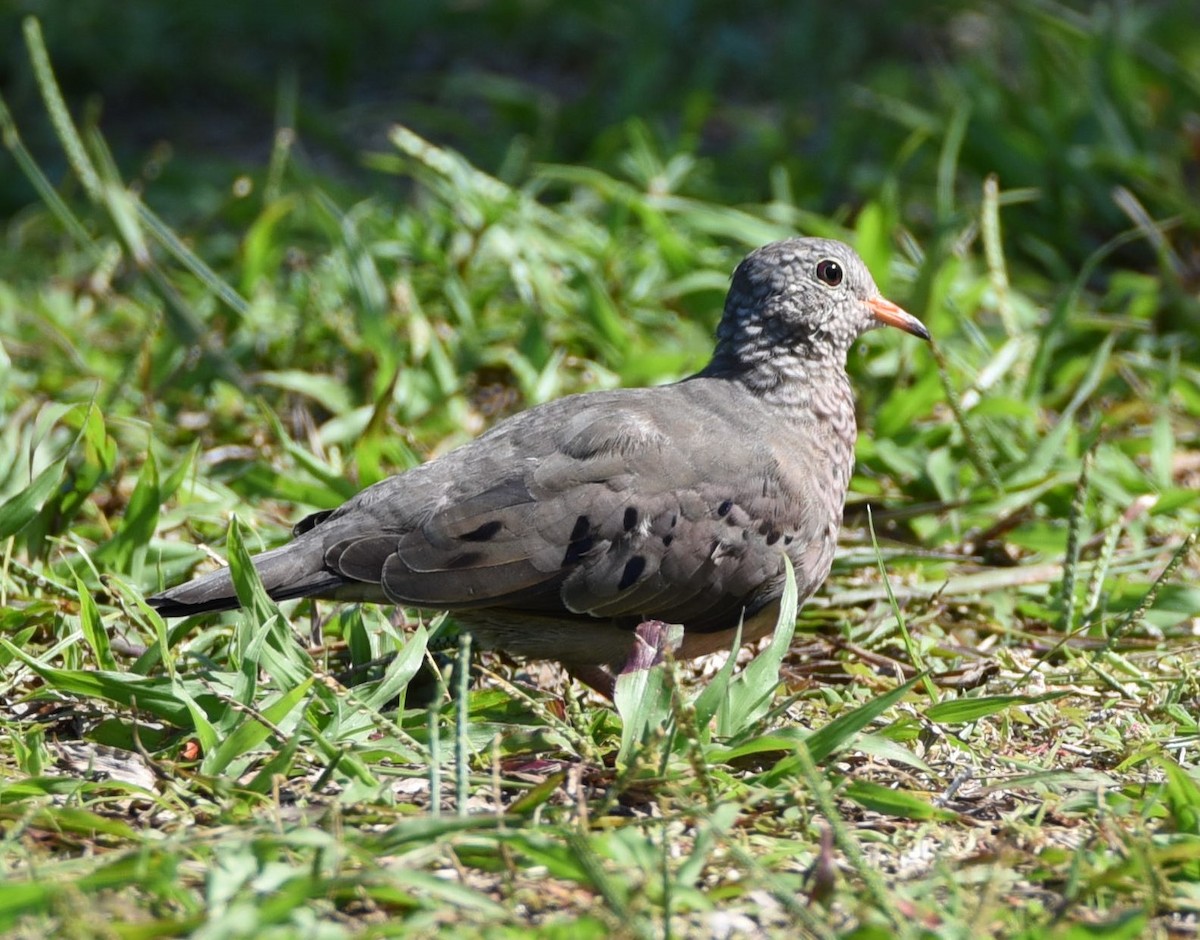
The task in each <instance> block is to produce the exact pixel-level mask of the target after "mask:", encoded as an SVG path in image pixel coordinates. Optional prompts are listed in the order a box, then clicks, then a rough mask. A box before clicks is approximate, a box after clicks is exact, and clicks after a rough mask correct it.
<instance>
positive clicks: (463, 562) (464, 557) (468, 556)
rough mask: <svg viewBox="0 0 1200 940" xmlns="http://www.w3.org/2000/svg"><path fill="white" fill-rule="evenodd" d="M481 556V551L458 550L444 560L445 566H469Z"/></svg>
mask: <svg viewBox="0 0 1200 940" xmlns="http://www.w3.org/2000/svg"><path fill="white" fill-rule="evenodd" d="M482 558H483V552H459V554H457V555H454V556H452V557H451V558H448V559H447V560H446V567H447V568H450V569H458V568H470V567H471V566H472V565H474V564H476V563H477V562H479V561H480V560H482Z"/></svg>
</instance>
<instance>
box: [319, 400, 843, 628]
mask: <svg viewBox="0 0 1200 940" xmlns="http://www.w3.org/2000/svg"><path fill="white" fill-rule="evenodd" d="M679 388H681V386H674V387H670V388H659V389H653V390H649V391H648V393H647V392H646V391H644V390H643V391H640V392H638V391H625V392H614V393H602V394H593V395H589V396H584V397H577V398H575V399H563V400H561V401H560V402H554V403H552V404H551V405H550V406H544V407H543V408H538V409H534V410H533V411H531V412H527V413H526V414H524V415H522V416H520V418H519V419H518V420H516V421H512V422H508V423H507V424H505V425H501V426H499V427H498V428H497V429H495V430H494V431H493V432H491V433H489V434H487V435H484V436H483V437H481V438H479V439H478V440H476V441H474V442H472V443H471V444H468V445H466V446H465V447H464V448H461V449H460V450H458V451H455V452H452V453H451V454H448V455H446V456H445V457H442V458H440V459H438V460H436V461H433V462H431V463H429V464H426V465H425V466H423V467H419V468H416V469H415V470H413V471H410V472H409V473H406V474H404V475H401V476H398V477H393V478H391V479H389V480H385V481H383V482H382V483H380V484H377V485H376V486H375V487H372V488H369V489H368V490H365V491H363V493H361V494H359V496H358V497H355V498H354V499H353V500H351V501H350V502H349V503H347V504H346V505H345V506H343V507H342V508H341V509H339V510H337V511H336V512H334V513H332V514H330V515H329V516H328V517H327V518H324V519H321V520H320V521H319V522H317V523H316V524H315V525H314V526H312V528H311V532H312V534H313V535H322V534H323V535H325V545H326V549H325V554H324V564H325V567H326V569H327V571H329V572H332V573H336V574H337V575H338V576H340V577H341V578H343V579H345V580H346V581H350V582H365V583H374V584H379V585H381V586H382V590H383V593H384V594H385V595H386V596H387V597H388V598H389V599H391V600H392V601H394V602H396V603H402V604H406V605H411V606H415V607H426V608H432V609H466V608H483V607H488V608H499V609H505V610H512V611H528V612H530V613H540V614H554V615H558V616H577V617H579V618H581V619H587V618H605V619H613V620H617V621H618V622H620V621H625V620H627V621H629V622H636V621H637V620H639V619H646V618H655V619H661V620H666V621H668V622H675V623H684V624H686V625H687V626H688V627H689V628H690V629H693V630H705V629H724V628H726V627H728V626H729V625H730V624H731V623H736V621H737V618H738V616H740V615H741V613H742V611H743V609H744V608H746V607H747V606H750V607H752V608H757V607H759V606H762V604H764V603H766V602H768V601H769V600H771V599H773V598H774V597H775V596H777V594H778V587H779V584H780V582H781V578H782V570H783V562H782V553H783V551H784V550H785V549H786V550H788V551H792V549H791V548H790V546H792V545H793V544H794V543H796V541H797V540H798V539H799V540H809V541H811V538H812V536H813V534H814V533H812V532H808V531H806V530H807V529H810V528H813V526H812V525H811V524H810V523H811V520H810V519H809V517H810V516H811V515H812V513H811V512H806V511H805V508H804V507H805V504H806V501H808V500H809V499H811V495H812V494H806V493H805V492H804V490H807V489H809V487H808V486H807V485H805V484H804V481H801V482H800V486H799V487H797V485H796V481H794V480H792V481H790V480H788V479H786V477H785V475H784V474H783V473H781V472H780V462H779V461H778V460H777V459H776V457H775V454H774V452H773V451H772V450H771V448H770V446H769V445H768V444H767V443H765V442H750V443H749V444H747V443H746V442H745V439H744V434H743V435H739V439H740V440H741V441H742V444H741V445H740V446H739V448H737V449H736V450H735V449H733V448H731V447H730V443H729V442H730V441H731V440H733V439H734V433H735V429H734V428H732V427H729V426H727V425H728V422H729V421H730V420H737V418H738V415H737V409H728V408H725V409H722V408H715V409H714V408H710V407H699V406H698V405H697V404H696V403H695V402H694V401H693V400H692V397H689V396H686V395H680V394H679V393H678V391H677V390H678V389H679ZM693 397H694V396H693ZM741 417H745V416H744V415H742V416H741ZM700 468H703V472H701V469H700ZM821 525H822V526H823V525H824V523H821ZM322 530H326V532H325V533H322ZM820 534H821V535H822V536H823V535H824V532H823V531H822V532H821V533H820ZM823 576H824V572H821V573H820V577H823ZM752 612H753V611H752Z"/></svg>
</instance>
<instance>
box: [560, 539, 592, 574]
mask: <svg viewBox="0 0 1200 940" xmlns="http://www.w3.org/2000/svg"><path fill="white" fill-rule="evenodd" d="M593 544H595V540H594V539H593V538H592V537H591V536H590V535H589V536H587V537H585V538H581V539H576V540H575V541H574V542H572V543H571V544H570V545H568V546H567V551H566V554H564V555H563V560H562V566H563V567H564V568H565V567H567V565H574V564H578V562H579V560H580V559H581V558H583V556H584V555H586V554H587V553H588V552H590V551H591V550H592V545H593Z"/></svg>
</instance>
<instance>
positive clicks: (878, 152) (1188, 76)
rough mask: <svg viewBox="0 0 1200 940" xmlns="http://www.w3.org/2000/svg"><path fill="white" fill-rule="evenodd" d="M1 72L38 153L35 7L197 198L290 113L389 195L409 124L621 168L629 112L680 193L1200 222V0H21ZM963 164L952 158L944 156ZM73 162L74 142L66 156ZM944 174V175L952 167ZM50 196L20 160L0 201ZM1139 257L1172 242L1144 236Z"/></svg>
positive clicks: (1068, 228) (1109, 226) (1085, 240)
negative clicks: (399, 130)
mask: <svg viewBox="0 0 1200 940" xmlns="http://www.w3.org/2000/svg"><path fill="white" fill-rule="evenodd" d="M4 8H5V12H3V13H0V42H2V43H3V56H2V57H0V82H2V84H3V88H4V93H5V95H6V97H7V99H8V102H9V105H10V107H11V108H12V109H13V111H14V113H15V115H16V118H17V120H18V122H19V124H20V125H21V127H22V129H23V132H24V133H25V135H26V136H27V137H28V138H29V140H30V142H31V143H32V144H36V145H39V146H38V147H37V149H38V152H39V153H42V154H44V155H46V156H47V158H49V159H51V161H52V162H51V163H50V166H51V167H53V166H54V165H55V164H54V162H53V160H52V158H50V157H49V155H48V154H47V151H46V150H45V149H43V148H42V147H41V145H43V144H48V143H49V138H48V130H49V129H48V127H47V125H46V123H45V121H44V120H42V119H41V117H42V114H43V110H42V104H41V102H40V99H39V96H38V93H37V89H36V87H35V83H34V79H33V75H32V72H31V70H30V68H29V67H28V64H27V63H28V57H27V55H26V52H25V49H24V45H23V42H22V38H21V30H20V19H21V17H23V16H25V15H27V14H33V15H36V16H38V17H39V18H40V19H41V22H42V26H43V30H44V32H45V37H46V44H47V46H48V48H49V50H50V53H51V56H52V58H53V63H54V67H55V71H56V74H57V76H58V79H59V81H60V82H61V84H62V86H63V89H64V91H65V93H66V95H67V98H68V100H69V101H70V102H71V103H72V104H73V105H74V106H76V107H77V108H78V109H79V113H80V114H88V115H90V116H91V118H93V119H94V120H96V121H97V123H98V124H99V126H100V127H101V128H102V130H103V132H104V134H105V137H106V139H107V140H108V142H109V145H110V146H111V147H112V148H113V150H114V152H115V154H116V156H117V158H118V162H119V164H120V165H121V166H122V167H123V168H125V169H126V170H127V172H133V171H136V170H137V169H138V168H139V167H141V166H143V165H145V164H147V163H149V164H151V165H152V167H153V169H152V172H154V173H156V174H161V176H160V178H156V180H155V187H154V188H155V189H156V190H157V192H156V197H157V198H160V199H165V198H167V193H168V192H169V191H171V190H173V189H184V190H185V191H186V194H185V195H184V196H182V197H181V198H183V199H184V200H185V202H188V203H191V204H192V206H193V208H199V206H198V205H197V203H199V202H200V200H199V197H198V196H197V194H196V192H195V187H196V186H197V184H198V182H199V181H198V179H197V171H198V166H199V165H200V164H204V165H205V169H206V170H207V173H206V174H205V178H206V179H207V180H208V181H209V182H210V183H212V184H213V185H216V186H221V185H228V180H227V179H224V178H223V175H226V174H228V173H230V172H236V171H238V170H239V169H253V168H258V167H262V166H263V165H264V164H265V162H266V161H267V159H268V157H269V154H270V151H271V146H272V131H273V129H274V125H275V123H276V122H277V121H278V120H279V119H280V116H281V109H282V111H283V117H284V118H285V119H286V120H294V122H295V125H296V127H297V129H298V132H299V135H300V140H301V149H302V152H303V153H304V155H305V158H306V159H307V160H308V161H311V163H312V165H313V166H315V167H317V168H319V170H320V172H321V173H322V174H327V175H328V176H329V177H331V178H334V179H337V180H339V181H344V182H345V183H346V184H347V185H349V186H351V187H352V188H357V189H358V190H360V191H363V192H368V191H376V192H380V191H386V183H387V181H386V180H385V179H383V178H381V177H380V176H379V175H378V174H371V173H369V172H364V166H363V164H364V154H366V153H368V152H370V151H372V150H381V149H387V144H386V141H385V138H384V134H385V132H386V130H387V128H388V127H389V126H390V125H391V124H392V123H393V122H397V121H399V122H403V123H404V124H406V125H407V126H409V127H411V128H412V129H413V130H414V131H416V132H417V133H419V134H422V135H424V136H427V137H428V138H429V139H431V140H433V141H436V142H439V143H441V144H445V145H449V146H451V147H454V148H456V149H458V150H460V151H461V152H462V153H463V154H464V155H465V156H466V157H468V159H470V160H471V161H473V162H475V163H477V164H478V165H479V166H481V167H483V168H484V169H486V170H487V171H489V172H493V173H496V174H498V175H500V176H501V177H502V178H505V179H509V180H519V179H523V178H525V176H526V175H527V174H528V172H529V168H530V167H531V166H533V165H535V164H537V163H539V162H547V161H549V162H556V163H570V164H586V165H589V166H594V167H598V168H602V169H604V170H606V171H618V172H619V171H620V170H621V168H622V164H623V163H624V162H625V161H627V160H628V159H629V147H630V139H631V136H642V135H644V136H645V137H646V138H648V140H649V142H650V146H651V147H653V149H655V150H656V151H657V152H660V153H663V154H666V155H673V154H687V155H688V156H689V157H691V158H693V159H694V160H696V161H698V162H699V165H698V166H695V167H692V168H690V170H689V172H688V174H687V177H686V180H685V181H684V185H683V186H682V187H681V189H682V190H683V191H684V192H686V193H687V194H689V195H695V196H701V197H704V198H713V199H720V200H721V201H722V202H728V203H735V202H763V201H765V200H768V199H770V198H772V197H777V196H780V195H782V194H784V193H786V195H787V197H788V198H789V199H791V200H793V201H794V202H795V203H796V204H797V205H800V206H803V207H805V208H806V209H808V210H810V211H812V212H814V213H819V214H826V215H828V214H836V213H846V212H849V211H852V210H853V209H854V207H856V206H860V205H862V204H863V203H864V202H865V201H867V200H869V199H872V198H879V197H880V196H881V195H883V194H884V192H885V190H888V189H891V190H892V191H893V192H894V195H892V196H890V197H889V198H890V199H891V200H892V201H894V203H895V205H894V210H895V212H896V216H897V219H902V220H903V222H904V224H905V225H906V226H911V227H913V228H914V229H915V230H916V231H918V232H921V233H924V232H927V231H931V230H936V229H937V227H938V225H939V224H943V225H944V224H945V223H946V221H947V220H946V218H945V210H946V208H947V206H948V204H949V202H950V201H951V199H952V198H953V195H954V194H976V193H978V191H979V186H980V184H981V182H982V180H983V178H984V177H985V176H986V175H987V174H989V173H995V174H996V175H997V176H998V178H999V181H1000V184H1001V185H1002V187H1003V188H1005V189H1007V190H1020V189H1022V188H1025V187H1036V189H1037V195H1036V198H1029V199H1027V200H1024V201H1022V202H1021V203H1020V204H1019V205H1015V206H1014V207H1013V208H1012V209H1011V210H1010V213H1011V216H1012V219H1013V221H1012V223H1011V225H1010V226H1009V227H1010V228H1011V229H1013V230H1015V231H1018V232H1019V233H1020V235H1019V238H1017V239H1015V242H1016V244H1015V247H1016V248H1017V249H1019V250H1020V251H1021V252H1022V253H1023V254H1027V255H1028V256H1029V257H1030V258H1031V259H1036V260H1037V261H1038V262H1039V263H1040V264H1041V265H1042V266H1044V267H1046V268H1047V269H1049V270H1052V271H1054V273H1057V274H1059V275H1063V274H1065V273H1066V270H1067V269H1069V268H1072V267H1074V266H1076V265H1078V264H1079V263H1080V262H1081V261H1082V260H1083V259H1085V258H1086V257H1087V256H1088V255H1089V254H1090V252H1092V251H1093V250H1094V249H1095V248H1096V247H1097V246H1099V245H1101V244H1103V243H1104V242H1105V241H1107V240H1108V239H1109V238H1111V237H1112V236H1113V235H1114V234H1115V233H1116V232H1119V231H1122V230H1124V229H1125V228H1127V227H1128V226H1129V224H1130V219H1129V216H1128V213H1127V212H1125V211H1123V210H1122V208H1121V207H1120V206H1119V205H1118V204H1117V203H1116V202H1115V201H1114V199H1113V196H1112V189H1113V187H1114V186H1118V185H1123V186H1127V187H1130V188H1131V189H1132V191H1133V193H1134V195H1136V196H1137V197H1138V199H1139V200H1140V201H1141V203H1142V204H1143V205H1144V206H1145V207H1146V209H1147V211H1148V212H1149V213H1150V215H1151V217H1153V218H1162V217H1164V216H1173V217H1178V218H1179V220H1180V221H1181V222H1183V223H1184V224H1185V225H1186V226H1187V228H1188V230H1189V231H1188V237H1186V238H1181V242H1182V245H1181V251H1182V253H1183V254H1185V255H1186V256H1187V258H1186V260H1187V261H1188V263H1189V265H1190V266H1191V267H1190V268H1189V270H1193V269H1194V266H1195V263H1196V262H1195V257H1194V254H1193V252H1194V247H1193V243H1194V235H1195V232H1196V229H1197V217H1196V216H1197V211H1198V210H1197V208H1196V206H1197V205H1200V199H1198V198H1197V197H1198V196H1200V193H1197V186H1198V180H1197V175H1198V171H1197V158H1198V156H1200V115H1198V114H1197V110H1196V109H1197V92H1198V89H1197V77H1196V76H1197V74H1200V13H1197V11H1196V9H1195V7H1194V5H1192V4H1189V3H1181V2H1177V0H1174V2H1173V0H1159V2H1141V3H1090V2H1089V3H1058V2H1053V0H1023V2H1021V3H1018V4H1016V5H1015V6H1014V5H1012V4H1007V3H988V2H981V0H959V2H955V0H933V2H918V3H905V4H894V3H887V2H872V0H853V2H848V3H844V4H838V5H836V6H833V5H829V4H817V3H812V4H809V3H790V2H780V0H751V2H747V3H742V4H738V5H737V7H736V9H735V8H733V7H731V6H730V5H729V4H727V3H723V2H719V0H663V2H657V3H640V2H634V0H615V2H610V3H572V2H555V0H459V2H420V3H384V2H363V3H359V4H356V5H355V6H354V9H353V12H349V11H348V10H347V8H346V7H345V6H344V5H342V4H335V3H321V2H285V0H262V2H259V3H255V4H221V3H203V2H197V0H180V2H173V3H170V4H164V3H158V2H154V0H129V2H126V3H122V4H121V5H120V6H119V7H114V6H113V5H112V4H111V3H107V2H104V0H40V2H33V0H24V2H22V0H9V2H7V3H6V4H4ZM947 161H951V162H950V166H951V168H952V169H953V172H952V173H950V174H949V175H948V174H947V172H946V169H947V167H946V165H945V164H946V162H947ZM59 167H60V168H61V163H60V164H59ZM947 189H949V190H950V192H947V191H946V190H947ZM31 196H32V193H31V191H30V190H29V188H28V186H27V185H25V184H24V183H23V181H22V180H21V178H20V176H19V175H18V174H14V173H9V172H6V173H4V174H3V179H2V180H0V211H2V212H4V213H5V214H8V213H11V212H13V211H14V210H16V209H18V208H19V207H20V206H22V205H24V204H26V203H28V202H29V200H30V198H31ZM1129 251H1130V252H1133V253H1135V254H1138V253H1140V255H1141V257H1142V263H1143V264H1149V263H1151V262H1152V258H1153V251H1152V248H1151V246H1148V245H1145V244H1142V245H1140V246H1136V247H1132V248H1130V249H1129Z"/></svg>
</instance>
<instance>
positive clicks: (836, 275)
mask: <svg viewBox="0 0 1200 940" xmlns="http://www.w3.org/2000/svg"><path fill="white" fill-rule="evenodd" d="M817 280H819V281H820V282H821V283H822V284H828V285H829V286H830V287H837V286H838V285H839V284H840V283H842V266H841V265H840V264H838V263H837V262H836V261H832V260H830V259H829V258H826V259H825V260H824V261H822V262H820V263H819V264H818V265H817Z"/></svg>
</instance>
